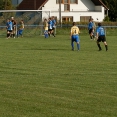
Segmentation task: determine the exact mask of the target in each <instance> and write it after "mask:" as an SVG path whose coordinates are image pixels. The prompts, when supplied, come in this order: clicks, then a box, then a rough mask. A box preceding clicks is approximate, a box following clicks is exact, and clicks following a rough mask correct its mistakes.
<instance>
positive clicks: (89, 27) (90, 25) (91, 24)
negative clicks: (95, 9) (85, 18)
mask: <svg viewBox="0 0 117 117" xmlns="http://www.w3.org/2000/svg"><path fill="white" fill-rule="evenodd" d="M93 26H94V24H93V22H89V25H88V29H89V30H90V29H92V28H93Z"/></svg>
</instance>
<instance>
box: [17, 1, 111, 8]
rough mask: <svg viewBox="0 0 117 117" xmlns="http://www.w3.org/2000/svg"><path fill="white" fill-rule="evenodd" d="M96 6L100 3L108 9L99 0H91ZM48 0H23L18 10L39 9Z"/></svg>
mask: <svg viewBox="0 0 117 117" xmlns="http://www.w3.org/2000/svg"><path fill="white" fill-rule="evenodd" d="M91 1H92V2H93V3H94V4H95V5H96V6H98V5H102V6H104V8H105V9H107V10H109V8H107V6H106V5H105V4H104V3H103V2H102V1H101V0H91ZM47 2H48V0H23V1H22V2H21V3H20V4H19V6H18V7H17V9H18V10H40V9H41V8H42V7H43V6H44V5H45V4H46V3H47Z"/></svg>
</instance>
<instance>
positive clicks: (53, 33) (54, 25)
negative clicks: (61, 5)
mask: <svg viewBox="0 0 117 117" xmlns="http://www.w3.org/2000/svg"><path fill="white" fill-rule="evenodd" d="M55 27H56V20H55V18H54V16H53V17H52V35H53V37H55Z"/></svg>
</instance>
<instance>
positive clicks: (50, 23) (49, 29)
mask: <svg viewBox="0 0 117 117" xmlns="http://www.w3.org/2000/svg"><path fill="white" fill-rule="evenodd" d="M50 34H52V20H51V18H49V21H48V35H49V37H50Z"/></svg>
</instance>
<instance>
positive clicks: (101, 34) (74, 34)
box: [70, 18, 108, 51]
mask: <svg viewBox="0 0 117 117" xmlns="http://www.w3.org/2000/svg"><path fill="white" fill-rule="evenodd" d="M95 29H96V31H95ZM88 31H89V35H90V38H91V40H92V39H95V38H96V43H97V46H98V48H99V51H101V50H102V48H101V46H100V42H103V43H104V45H105V49H106V51H107V50H108V45H107V42H106V36H105V30H104V28H103V27H102V26H101V23H98V27H97V28H96V26H95V23H94V21H93V19H92V18H91V19H90V20H89V24H88ZM95 33H96V34H95ZM79 34H80V30H79V28H78V27H77V26H76V24H75V22H73V26H72V27H71V32H70V38H71V46H72V50H74V43H73V42H74V41H75V42H76V43H77V50H78V51H79V50H80V39H79Z"/></svg>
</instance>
